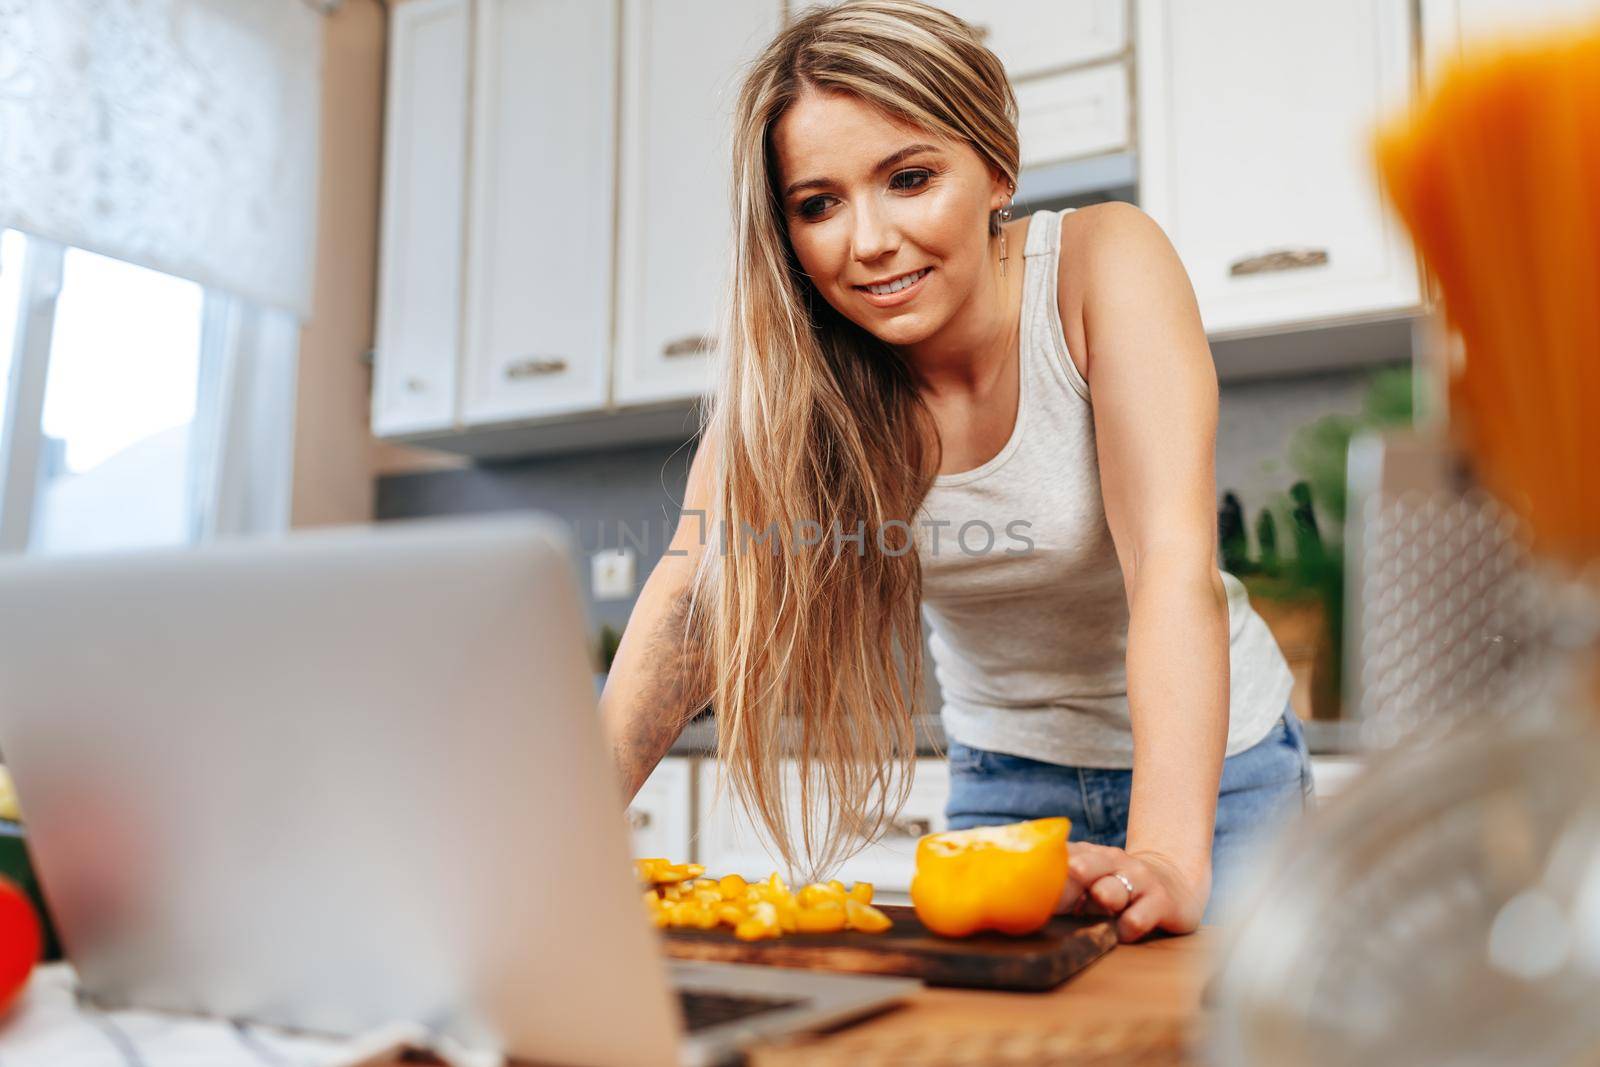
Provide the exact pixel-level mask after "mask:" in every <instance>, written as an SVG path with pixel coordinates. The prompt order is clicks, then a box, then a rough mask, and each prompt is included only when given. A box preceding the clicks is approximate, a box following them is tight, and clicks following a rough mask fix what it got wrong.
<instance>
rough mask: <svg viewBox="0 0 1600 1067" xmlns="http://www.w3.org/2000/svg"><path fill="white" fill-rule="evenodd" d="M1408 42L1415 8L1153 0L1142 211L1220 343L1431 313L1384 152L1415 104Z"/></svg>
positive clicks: (1144, 52) (1141, 42)
mask: <svg viewBox="0 0 1600 1067" xmlns="http://www.w3.org/2000/svg"><path fill="white" fill-rule="evenodd" d="M1411 44H1412V42H1411V17H1410V4H1409V3H1408V2H1407V0H1346V2H1343V3H1338V4H1286V3H1282V2H1281V0H1215V2H1212V3H1206V4H1193V3H1182V2H1178V0H1141V2H1140V3H1139V5H1138V27H1137V45H1136V47H1137V50H1138V57H1139V58H1138V63H1137V67H1138V94H1137V95H1138V104H1137V106H1138V119H1139V157H1140V158H1139V164H1140V203H1141V205H1142V206H1143V207H1144V209H1145V210H1146V211H1148V212H1149V213H1150V214H1151V215H1152V216H1153V217H1154V218H1155V219H1156V221H1157V222H1159V223H1160V224H1161V225H1162V227H1163V228H1165V230H1166V232H1167V234H1168V236H1169V237H1170V238H1171V239H1172V242H1173V244H1174V245H1175V246H1176V248H1177V250H1178V253H1179V254H1180V255H1181V256H1182V258H1183V262H1184V265H1185V266H1186V267H1187V268H1188V271H1189V275H1190V277H1191V279H1192V280H1193V282H1194V288H1195V294H1196V296H1197V297H1198V299H1199V303H1200V310H1201V314H1202V317H1203V318H1204V320H1205V325H1206V329H1207V331H1208V332H1209V333H1211V334H1212V335H1230V334H1232V335H1239V334H1248V333H1254V332H1268V331H1271V330H1274V329H1281V328H1293V327H1296V326H1303V325H1312V324H1321V323H1331V322H1336V321H1340V320H1347V321H1354V320H1359V319H1375V318H1383V317H1390V316H1394V315H1399V314H1404V313H1406V312H1409V311H1413V310H1415V309H1417V308H1418V307H1419V305H1420V304H1421V286H1420V275H1419V271H1418V269H1417V262H1416V257H1415V254H1414V253H1413V251H1412V249H1411V246H1410V243H1409V241H1407V239H1406V237H1405V235H1404V231H1403V229H1402V227H1401V225H1400V223H1399V220H1398V219H1397V218H1396V217H1395V216H1394V215H1392V214H1391V213H1390V212H1389V211H1388V209H1387V208H1386V207H1385V205H1384V204H1383V203H1382V202H1381V200H1380V197H1379V192H1378V184H1377V179H1376V175H1375V169H1374V165H1373V162H1372V147H1371V145H1372V133H1373V129H1374V127H1375V126H1376V124H1377V123H1378V122H1379V120H1380V119H1381V118H1382V117H1384V116H1386V115H1387V114H1388V113H1389V112H1390V110H1391V109H1392V108H1393V107H1394V106H1396V105H1398V104H1402V103H1403V102H1404V101H1405V100H1406V99H1407V97H1408V95H1409V92H1410V89H1411V83H1412V78H1413V70H1412V58H1411V57H1412V48H1411Z"/></svg>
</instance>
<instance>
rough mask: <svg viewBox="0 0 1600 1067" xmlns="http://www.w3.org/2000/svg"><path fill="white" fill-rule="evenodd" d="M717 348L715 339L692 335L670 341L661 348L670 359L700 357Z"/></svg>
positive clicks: (702, 335) (697, 334) (703, 335)
mask: <svg viewBox="0 0 1600 1067" xmlns="http://www.w3.org/2000/svg"><path fill="white" fill-rule="evenodd" d="M716 347H717V339H716V338H715V337H707V336H706V335H705V334H699V333H692V334H690V335H689V336H687V337H680V338H678V339H677V340H676V341H668V342H667V343H666V344H664V345H662V346H661V354H662V355H663V356H665V357H667V358H668V359H675V358H677V357H678V356H698V355H700V354H701V353H703V352H710V351H712V350H713V349H715V348H716Z"/></svg>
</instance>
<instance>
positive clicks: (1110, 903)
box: [1089, 874, 1133, 915]
mask: <svg viewBox="0 0 1600 1067" xmlns="http://www.w3.org/2000/svg"><path fill="white" fill-rule="evenodd" d="M1089 896H1090V897H1091V898H1092V899H1093V900H1094V902H1095V903H1096V904H1098V905H1100V906H1101V907H1102V908H1104V909H1105V910H1106V914H1107V915H1115V914H1117V913H1118V912H1120V911H1121V910H1122V909H1123V908H1126V907H1127V906H1128V905H1129V904H1132V903H1133V894H1132V893H1130V892H1128V887H1127V886H1125V885H1123V884H1122V881H1121V880H1120V879H1118V878H1117V877H1116V876H1115V875H1111V874H1108V875H1106V876H1105V877H1104V878H1101V879H1098V880H1097V881H1096V882H1095V883H1094V884H1093V885H1091V886H1090V887H1089Z"/></svg>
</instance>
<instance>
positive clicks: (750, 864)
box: [695, 759, 950, 904]
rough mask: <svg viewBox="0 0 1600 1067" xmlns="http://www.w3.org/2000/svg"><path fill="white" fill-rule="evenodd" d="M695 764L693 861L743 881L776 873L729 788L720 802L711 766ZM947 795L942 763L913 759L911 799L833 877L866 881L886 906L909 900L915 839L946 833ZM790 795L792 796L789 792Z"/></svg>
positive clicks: (947, 780) (792, 775) (793, 779)
mask: <svg viewBox="0 0 1600 1067" xmlns="http://www.w3.org/2000/svg"><path fill="white" fill-rule="evenodd" d="M699 763H700V766H699V768H698V769H697V771H696V775H697V778H698V787H699V790H698V800H697V803H696V812H695V815H696V820H695V821H696V832H695V862H696V863H701V864H704V865H705V868H706V870H707V871H709V872H713V873H717V874H728V873H734V872H737V873H738V874H742V875H744V876H745V877H746V878H755V877H762V876H765V875H767V874H770V873H771V872H772V871H775V870H777V871H780V872H781V870H782V865H781V862H780V861H779V859H778V858H777V857H776V856H775V855H773V854H772V853H770V852H769V851H768V850H767V849H766V848H765V847H763V844H762V841H761V837H760V836H759V835H758V834H757V832H756V829H755V827H754V825H753V824H752V823H751V822H750V820H749V819H748V818H747V817H746V815H745V812H744V809H743V807H742V806H741V805H740V804H739V802H738V799H737V798H736V797H735V796H734V795H733V794H732V791H731V787H730V788H729V789H728V790H726V791H725V792H724V794H723V796H721V797H720V798H719V797H717V796H716V788H717V781H716V777H717V764H716V761H715V760H709V759H708V760H701V761H699ZM786 773H788V774H789V775H790V778H789V783H791V784H792V783H794V782H796V781H798V777H799V776H798V774H797V773H796V772H795V771H794V770H793V768H792V767H790V768H786ZM949 791H950V772H949V767H948V765H947V764H946V763H945V761H944V760H942V759H919V760H917V761H916V770H915V776H914V778H913V780H912V784H911V795H910V797H909V799H907V801H906V805H905V807H904V808H903V809H901V811H900V814H899V815H898V816H897V817H896V818H895V820H894V822H893V823H892V824H891V825H890V827H889V829H888V830H887V832H886V833H884V835H883V836H882V837H881V838H879V839H878V840H877V841H876V842H874V843H873V844H871V845H868V846H867V847H866V848H865V849H863V850H862V851H861V852H858V853H857V854H856V855H854V856H852V857H851V858H850V859H848V860H846V861H845V862H844V864H843V866H841V867H840V868H839V870H837V871H835V872H833V875H832V876H833V877H835V878H838V879H839V880H840V881H843V882H845V883H847V884H848V883H849V882H871V883H872V884H873V885H874V886H875V887H876V892H877V897H876V899H879V900H882V901H886V902H888V903H891V904H892V903H903V902H905V901H906V900H908V899H909V898H908V897H907V896H906V894H907V893H908V892H909V890H910V888H911V874H912V871H913V870H914V868H915V861H916V847H917V839H918V838H919V837H922V836H923V835H924V834H930V833H936V832H938V831H940V830H943V829H944V828H945V823H944V805H945V798H946V796H947V795H948V793H949ZM790 795H791V796H794V791H793V790H792V789H791V791H790ZM797 810H798V804H796V803H793V802H791V806H790V817H791V818H794V817H795V813H796V812H797Z"/></svg>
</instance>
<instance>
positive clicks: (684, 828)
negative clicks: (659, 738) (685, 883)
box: [628, 756, 694, 863]
mask: <svg viewBox="0 0 1600 1067" xmlns="http://www.w3.org/2000/svg"><path fill="white" fill-rule="evenodd" d="M693 762H694V761H693V760H690V759H685V758H683V757H678V756H670V757H668V758H667V759H664V760H662V761H661V762H660V763H658V764H656V769H655V771H654V772H652V773H651V775H650V777H649V778H647V779H645V783H644V785H642V786H640V787H639V792H638V795H636V796H635V797H634V798H633V803H632V804H630V805H628V829H629V830H630V831H631V832H632V834H633V854H634V856H636V857H645V856H663V857H665V858H667V859H670V860H672V861H673V862H674V863H684V862H686V861H688V860H689V858H690V855H689V853H690V849H691V848H692V847H693V840H694V804H693V802H692V801H693V790H694V770H693V768H692V766H691V764H692V763H693Z"/></svg>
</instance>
